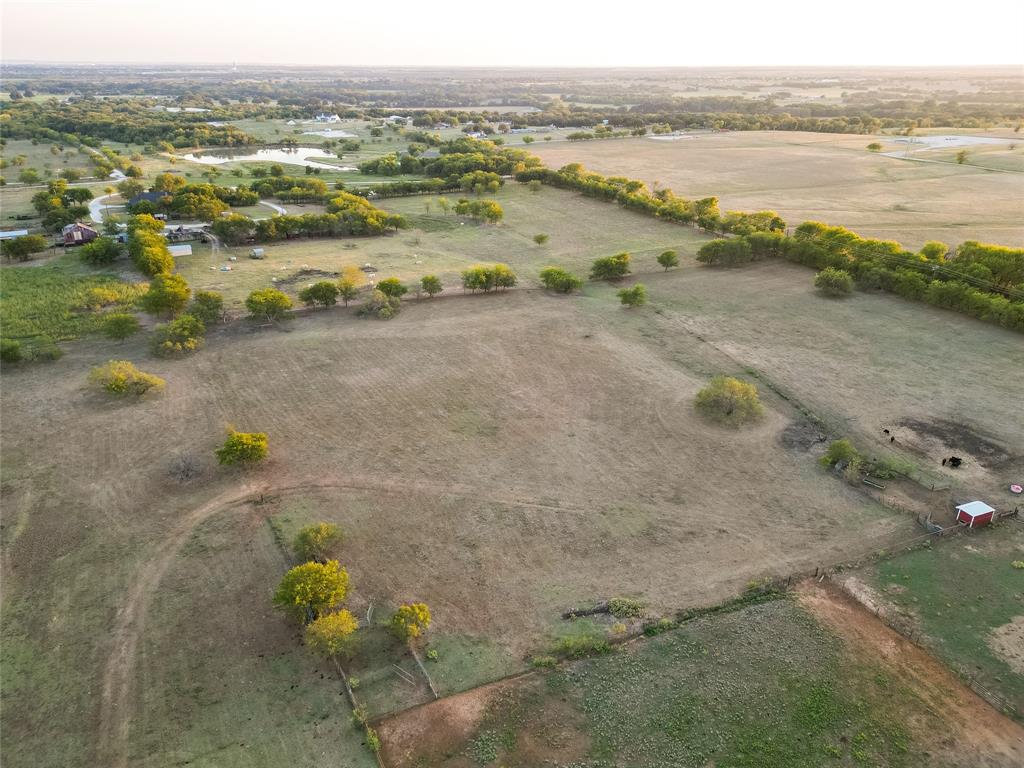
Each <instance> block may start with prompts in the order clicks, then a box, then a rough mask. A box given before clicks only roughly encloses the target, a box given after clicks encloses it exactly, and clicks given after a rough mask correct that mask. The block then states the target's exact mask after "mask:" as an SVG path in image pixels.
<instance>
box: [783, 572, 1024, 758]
mask: <svg viewBox="0 0 1024 768" xmlns="http://www.w3.org/2000/svg"><path fill="white" fill-rule="evenodd" d="M799 599H800V602H801V604H802V605H803V606H804V607H805V608H807V609H808V610H809V611H810V612H811V614H812V615H813V616H814V617H815V618H817V619H818V620H819V621H821V622H822V623H823V624H824V625H825V626H826V627H830V628H831V629H832V630H833V631H834V632H835V633H836V634H837V635H838V636H839V637H841V638H842V639H843V642H844V644H845V645H846V646H847V647H848V648H849V649H850V651H851V652H852V653H853V654H854V655H855V656H856V657H858V658H860V659H862V660H864V661H865V662H866V663H870V664H872V665H874V666H876V667H882V668H884V669H885V670H886V671H887V673H888V674H891V675H892V676H893V677H894V678H895V679H898V680H899V681H900V682H901V684H902V685H903V686H905V687H906V688H907V689H908V690H909V691H911V692H912V693H913V694H914V695H915V696H916V697H917V698H918V699H919V700H920V701H921V702H922V703H923V704H924V705H926V706H927V707H928V709H929V710H930V711H931V712H932V713H933V714H934V715H936V716H937V717H939V718H940V719H942V720H943V721H944V722H945V723H946V724H947V725H948V730H947V731H945V732H944V733H942V734H935V733H931V734H927V733H922V732H921V730H920V727H921V725H922V724H921V723H914V722H910V723H907V725H908V727H910V728H911V729H912V730H915V726H917V728H916V730H917V731H918V734H919V736H921V737H922V738H927V739H928V740H931V741H932V742H933V743H934V742H935V739H936V738H937V739H938V743H936V745H935V753H936V755H941V757H942V759H943V760H944V761H945V762H946V763H947V764H952V765H955V766H963V767H964V768H968V766H970V767H971V768H1009V767H1010V766H1018V765H1021V764H1022V762H1024V727H1022V726H1021V725H1020V724H1018V723H1015V722H1014V721H1012V720H1010V719H1009V718H1007V717H1005V716H1004V715H1002V714H1000V713H999V712H997V711H996V710H994V709H993V708H992V707H991V706H990V705H989V704H988V703H986V702H985V701H984V700H983V699H981V698H980V697H979V696H978V695H977V694H975V693H974V692H973V691H971V690H970V689H969V688H967V687H966V686H965V685H964V684H963V683H962V682H961V681H960V680H959V678H957V677H956V676H955V675H954V674H953V673H952V672H951V671H950V670H949V668H948V667H946V666H945V665H943V664H942V663H941V662H939V661H938V660H937V659H935V658H934V657H933V656H931V655H930V654H929V653H927V652H926V651H924V650H922V649H921V648H919V647H918V646H916V645H914V644H913V643H911V642H910V641H909V640H907V639H906V638H904V637H903V636H902V635H900V634H898V633H897V632H895V631H893V630H892V629H890V628H889V627H887V626H886V625H885V624H883V623H882V622H881V621H880V620H879V619H878V618H877V617H875V616H874V615H872V614H871V613H870V612H868V611H867V610H865V609H864V608H863V606H861V605H860V604H859V603H857V602H855V601H854V600H853V599H852V598H850V597H848V596H847V595H844V594H843V593H842V592H840V591H839V589H838V588H836V587H835V586H833V585H830V584H823V585H819V584H816V583H813V582H805V583H804V584H802V585H801V587H800V590H799Z"/></svg>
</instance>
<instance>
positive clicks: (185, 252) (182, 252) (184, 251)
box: [167, 243, 192, 258]
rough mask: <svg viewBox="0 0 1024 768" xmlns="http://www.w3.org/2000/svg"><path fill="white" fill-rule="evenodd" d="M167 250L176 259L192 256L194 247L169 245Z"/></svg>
mask: <svg viewBox="0 0 1024 768" xmlns="http://www.w3.org/2000/svg"><path fill="white" fill-rule="evenodd" d="M167 250H168V251H170V252H171V256H173V257H174V258H178V257H179V256H191V255H192V246H191V245H188V244H187V243H186V244H185V245H169V246H167Z"/></svg>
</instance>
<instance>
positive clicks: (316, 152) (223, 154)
mask: <svg viewBox="0 0 1024 768" xmlns="http://www.w3.org/2000/svg"><path fill="white" fill-rule="evenodd" d="M179 157H180V158H181V159H182V160H191V161H192V162H193V163H200V164H202V165H224V164H225V163H244V162H257V161H261V162H267V163H283V164H287V165H305V166H309V167H310V168H322V169H323V170H325V171H354V170H356V169H355V168H353V167H351V166H344V165H331V164H330V163H320V162H317V160H327V159H333V158H334V155H328V154H326V153H325V152H324V151H323V150H322V149H316V148H314V147H295V148H293V149H288V148H284V147H267V148H264V149H252V148H249V147H244V148H239V149H211V150H206V151H203V152H190V153H188V154H187V155H179Z"/></svg>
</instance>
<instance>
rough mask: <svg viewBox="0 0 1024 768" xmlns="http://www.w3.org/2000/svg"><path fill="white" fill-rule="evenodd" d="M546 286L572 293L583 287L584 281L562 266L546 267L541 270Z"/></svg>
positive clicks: (553, 289)
mask: <svg viewBox="0 0 1024 768" xmlns="http://www.w3.org/2000/svg"><path fill="white" fill-rule="evenodd" d="M540 281H541V283H543V284H544V287H545V288H547V289H548V290H551V291H558V292H559V293H571V292H572V291H576V290H579V289H580V288H582V287H583V281H582V280H581V279H580V278H578V277H576V275H573V274H571V273H569V272H567V271H565V270H564V269H562V268H561V267H545V268H544V269H542V270H541V271H540Z"/></svg>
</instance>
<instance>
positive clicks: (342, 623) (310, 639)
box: [306, 608, 359, 658]
mask: <svg viewBox="0 0 1024 768" xmlns="http://www.w3.org/2000/svg"><path fill="white" fill-rule="evenodd" d="M357 629H359V622H358V621H357V620H356V617H355V616H353V615H352V613H351V612H350V611H347V610H345V609H344V608H342V609H341V610H340V611H337V612H335V613H327V614H324V615H323V616H320V617H319V618H318V619H315V620H314V621H312V622H310V623H309V625H308V626H307V627H306V645H307V646H308V647H309V648H310V649H311V650H312V651H314V652H316V653H319V654H321V655H322V656H326V657H327V658H335V657H337V656H347V655H349V654H351V652H352V651H353V649H354V648H353V647H354V645H355V640H356V637H355V632H356V630H357Z"/></svg>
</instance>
